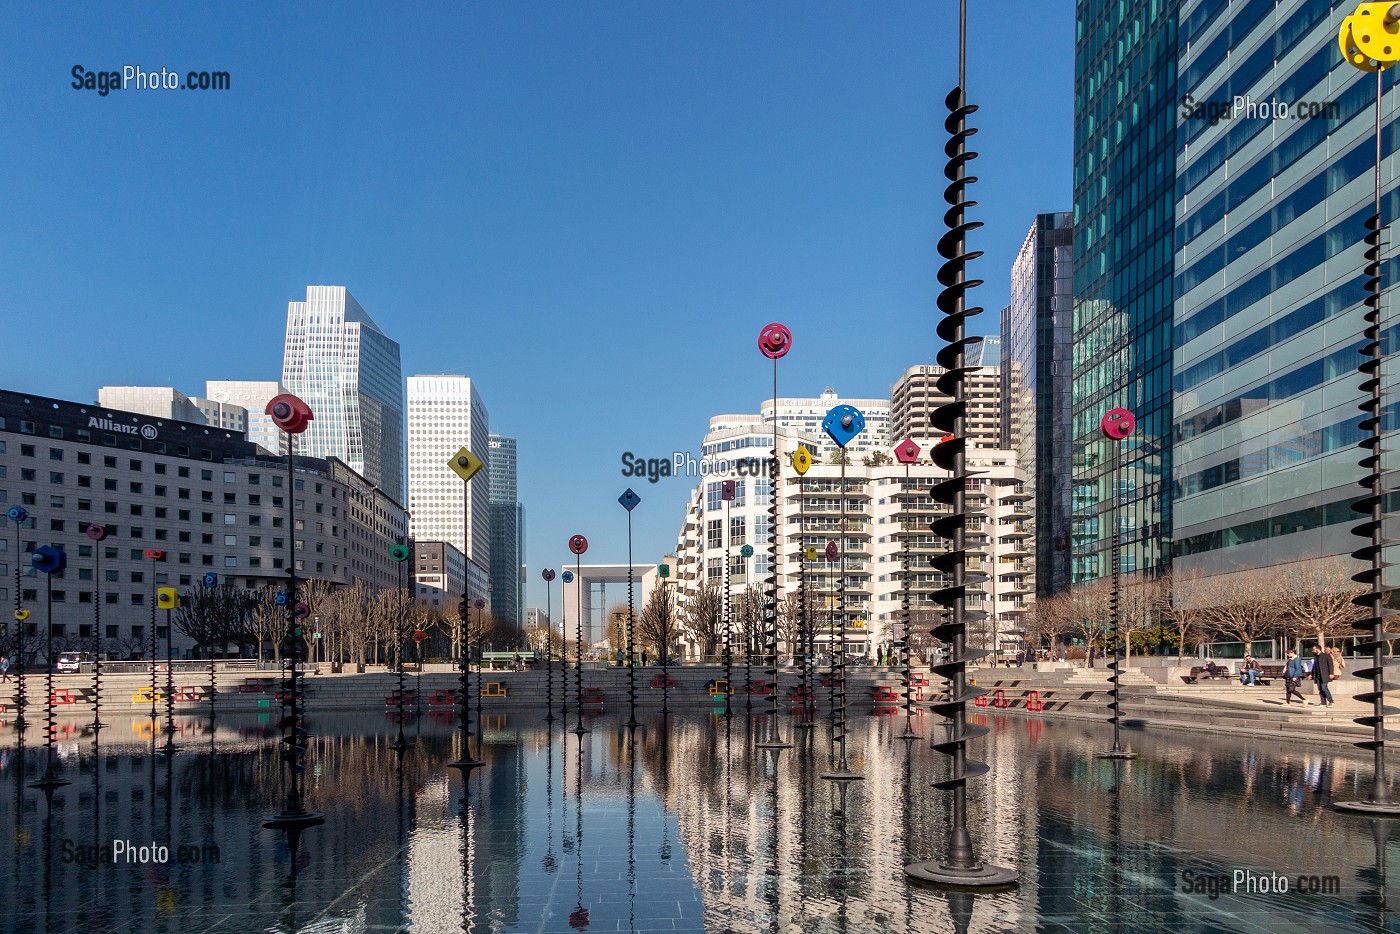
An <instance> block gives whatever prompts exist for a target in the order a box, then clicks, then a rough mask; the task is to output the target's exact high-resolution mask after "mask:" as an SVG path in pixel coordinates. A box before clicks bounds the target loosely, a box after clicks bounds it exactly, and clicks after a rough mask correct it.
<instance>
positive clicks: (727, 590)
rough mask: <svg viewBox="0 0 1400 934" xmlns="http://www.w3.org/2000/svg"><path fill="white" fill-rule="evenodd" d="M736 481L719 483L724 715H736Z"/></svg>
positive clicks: (746, 655)
mask: <svg viewBox="0 0 1400 934" xmlns="http://www.w3.org/2000/svg"><path fill="white" fill-rule="evenodd" d="M734 489H735V483H734V481H733V480H721V481H720V484H719V498H720V499H721V500H723V501H724V715H725V716H726V717H732V716H734V711H733V709H732V706H731V705H730V703H729V694H730V687H731V685H732V684H733V682H731V681H730V675H731V674H732V669H733V667H734V649H733V647H732V646H733V644H732V642H731V641H730V640H731V639H733V638H734V609H733V592H734V584H733V579H732V577H731V575H730V573H729V523H730V519H729V509H730V506H731V505H732V504H733V502H734ZM744 646H745V648H744V672H745V674H747V673H748V670H749V665H748V637H747V635H746V636H745V638H744ZM749 689H750V685H749V684H748V683H747V681H746V682H745V684H744V695H745V697H747V696H748V692H749Z"/></svg>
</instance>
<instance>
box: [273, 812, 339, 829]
mask: <svg viewBox="0 0 1400 934" xmlns="http://www.w3.org/2000/svg"><path fill="white" fill-rule="evenodd" d="M325 822H326V817H325V815H324V814H321V813H320V812H318V811H283V812H282V813H281V814H274V815H272V816H271V817H269V818H268V819H267V820H265V821H263V826H264V827H266V828H267V829H268V830H302V829H304V828H307V827H315V826H316V825H317V824H324V823H325Z"/></svg>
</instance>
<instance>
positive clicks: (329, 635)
mask: <svg viewBox="0 0 1400 934" xmlns="http://www.w3.org/2000/svg"><path fill="white" fill-rule="evenodd" d="M297 599H298V601H299V602H302V603H305V604H306V605H307V606H308V607H309V609H310V612H309V613H308V614H307V616H306V617H305V619H304V620H303V626H302V638H303V639H304V640H305V643H306V646H305V657H306V658H308V659H321V660H325V661H332V662H336V661H339V662H345V663H350V664H359V665H365V664H391V663H392V664H396V663H398V661H399V659H400V652H406V653H415V652H416V651H417V650H418V649H420V648H421V650H422V652H423V654H424V655H425V656H426V657H441V656H452V657H458V656H460V654H461V639H462V634H463V631H462V630H463V626H462V620H461V619H460V618H459V617H458V616H457V615H456V614H455V613H450V614H444V613H441V612H436V611H432V610H429V609H427V608H425V607H423V606H420V605H418V604H416V603H415V602H414V601H413V599H412V596H411V595H410V594H408V593H406V592H405V591H403V590H401V589H399V588H378V587H371V586H369V585H367V584H365V583H364V582H363V581H356V582H354V583H352V584H351V585H349V586H348V587H339V588H337V587H334V586H333V585H332V584H331V583H330V582H329V581H324V580H315V579H313V580H307V581H302V582H301V583H300V584H299V585H298V587H297ZM171 624H172V625H173V626H174V628H175V630H176V631H177V632H180V633H182V634H184V635H185V636H187V637H188V638H189V639H191V640H193V641H194V643H195V654H196V655H197V656H199V657H208V656H209V655H215V656H227V655H247V654H255V655H256V656H257V657H258V658H266V657H269V656H270V657H271V658H272V659H274V660H276V661H278V662H280V661H281V656H282V649H283V635H284V634H285V632H286V626H287V611H286V608H285V607H281V606H278V605H277V589H276V588H266V589H244V588H240V587H233V586H230V585H228V584H220V585H218V586H216V587H212V588H211V587H206V586H204V584H203V583H200V584H198V585H196V586H195V587H194V589H193V590H190V591H186V592H183V593H181V595H180V606H179V608H178V609H176V610H175V611H174V613H173V614H172V619H171ZM415 630H421V631H422V632H423V633H424V634H425V636H426V638H425V640H424V641H423V643H422V645H421V646H416V644H415V643H413V642H412V641H411V640H410V638H409V637H410V635H411V634H412V633H413V632H414V631H415ZM318 634H319V639H318V638H317V635H318ZM466 634H467V636H468V637H469V638H471V639H475V638H476V637H477V636H480V637H481V641H482V644H483V645H484V646H485V647H486V648H488V649H493V648H498V649H502V650H506V649H514V648H519V649H524V648H527V638H526V634H525V633H524V632H523V631H522V630H521V629H520V628H519V627H517V626H515V625H514V624H513V623H511V622H507V621H504V620H500V619H498V618H496V617H495V616H493V615H492V614H490V613H487V612H478V611H477V610H476V609H473V610H472V611H471V620H470V622H469V624H468V626H467V628H466ZM318 642H319V643H320V644H319V646H318V645H317V643H318Z"/></svg>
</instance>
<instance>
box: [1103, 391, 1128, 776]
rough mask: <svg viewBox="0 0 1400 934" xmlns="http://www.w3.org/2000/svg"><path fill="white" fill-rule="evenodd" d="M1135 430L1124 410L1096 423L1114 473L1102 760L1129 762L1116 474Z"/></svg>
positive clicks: (1120, 534) (1119, 507) (1119, 523)
mask: <svg viewBox="0 0 1400 934" xmlns="http://www.w3.org/2000/svg"><path fill="white" fill-rule="evenodd" d="M1136 427H1137V419H1135V418H1134V417H1133V413H1132V412H1129V411H1128V410H1127V409H1110V410H1109V412H1108V414H1106V415H1104V417H1103V419H1102V420H1101V421H1100V422H1099V430H1100V431H1101V432H1102V433H1103V436H1104V438H1105V439H1106V440H1107V441H1109V442H1111V443H1113V471H1112V475H1111V476H1112V478H1113V479H1112V483H1111V484H1110V491H1111V495H1112V497H1113V537H1112V539H1111V542H1112V544H1111V545H1110V546H1109V559H1108V560H1109V561H1110V562H1111V564H1112V567H1111V568H1110V578H1109V579H1110V580H1111V581H1112V584H1111V586H1110V588H1109V591H1108V618H1109V622H1110V623H1111V624H1112V626H1113V658H1112V660H1111V661H1109V663H1108V670H1109V671H1111V672H1113V674H1111V675H1109V678H1108V680H1109V683H1110V684H1111V685H1112V687H1110V688H1109V689H1108V695H1109V702H1108V710H1109V716H1108V722H1109V723H1111V724H1113V748H1112V749H1110V750H1109V751H1108V752H1106V753H1101V754H1100V756H1099V758H1101V759H1132V758H1135V756H1134V754H1133V753H1131V752H1127V751H1126V750H1124V749H1123V744H1122V741H1121V737H1120V736H1119V732H1120V730H1119V724H1120V722H1121V721H1122V719H1123V717H1122V712H1123V708H1122V703H1121V701H1120V698H1121V696H1122V695H1121V691H1120V687H1119V683H1118V682H1119V669H1120V668H1121V667H1122V659H1123V612H1122V581H1123V573H1122V564H1123V560H1122V557H1121V552H1122V547H1123V546H1122V541H1123V536H1122V522H1121V521H1120V519H1119V513H1120V512H1121V511H1122V507H1121V506H1120V505H1119V500H1120V499H1121V496H1120V495H1119V492H1118V491H1119V485H1120V482H1121V478H1120V477H1119V473H1120V472H1121V471H1122V469H1123V442H1124V441H1126V440H1127V438H1128V436H1129V435H1131V434H1132V433H1133V429H1134V428H1136Z"/></svg>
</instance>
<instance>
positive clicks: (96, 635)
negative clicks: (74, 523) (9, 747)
mask: <svg viewBox="0 0 1400 934" xmlns="http://www.w3.org/2000/svg"><path fill="white" fill-rule="evenodd" d="M83 534H85V535H86V536H87V537H88V539H89V540H91V542H92V560H93V572H92V579H93V595H92V729H93V740H94V742H96V736H97V731H98V730H100V729H102V727H103V723H102V543H103V542H104V541H106V540H107V535H108V532H107V527H106V526H105V525H101V524H99V523H96V522H93V523H91V524H89V525H88V527H87V528H86V529H85V530H84V532H83ZM209 664H210V666H211V670H212V666H213V664H214V656H213V654H212V653H211V654H210V656H209ZM211 684H212V681H211ZM210 728H211V729H212V728H213V727H212V726H211V727H210Z"/></svg>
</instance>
